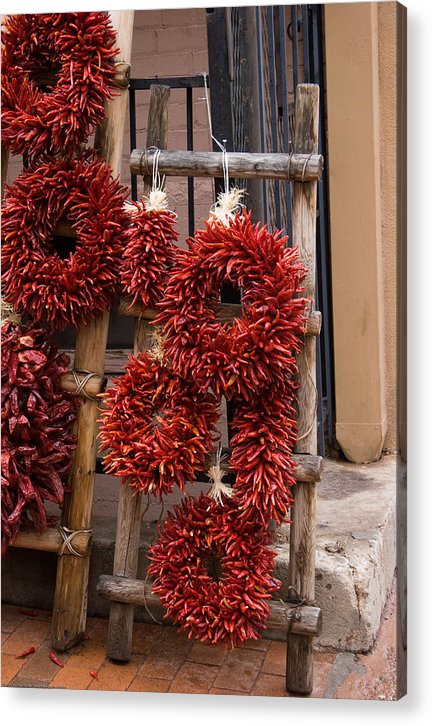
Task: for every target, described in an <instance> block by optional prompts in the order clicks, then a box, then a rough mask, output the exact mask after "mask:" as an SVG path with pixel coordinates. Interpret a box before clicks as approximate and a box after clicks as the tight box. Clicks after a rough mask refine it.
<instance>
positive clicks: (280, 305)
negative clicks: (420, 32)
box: [154, 190, 306, 400]
mask: <svg viewBox="0 0 432 726" xmlns="http://www.w3.org/2000/svg"><path fill="white" fill-rule="evenodd" d="M237 191H238V190H237ZM229 195H231V198H232V197H233V196H234V200H233V203H235V201H236V197H235V195H233V192H229ZM237 198H238V197H237ZM225 209H226V200H224V199H223V198H222V199H220V200H219V205H218V210H219V212H220V210H222V214H220V213H219V214H218V212H216V213H215V214H213V215H211V216H210V219H209V220H208V221H207V222H206V229H204V230H198V231H197V232H196V234H195V237H194V238H191V239H189V240H188V245H189V249H188V250H182V251H181V253H179V258H178V261H177V264H176V265H175V266H174V269H173V271H172V275H171V278H170V281H169V284H168V285H167V289H166V295H165V298H164V300H163V301H162V303H161V305H160V307H161V312H160V313H159V314H158V316H157V317H156V319H155V321H154V322H155V324H156V325H160V326H161V329H162V335H163V337H164V343H163V346H164V351H165V353H166V355H167V357H168V358H169V360H170V361H171V362H172V366H173V369H174V371H175V372H177V373H178V374H179V375H182V376H184V377H185V378H189V379H192V380H194V381H195V382H196V384H197V385H198V387H199V388H200V389H201V390H206V389H207V388H212V389H213V391H214V392H215V393H216V395H218V396H220V395H224V396H225V397H226V398H227V399H231V398H233V397H241V398H242V399H244V400H251V398H252V397H253V396H254V395H256V394H257V393H259V392H260V391H261V390H262V389H263V388H266V387H268V386H269V385H276V384H277V383H278V382H282V381H283V379H284V375H285V374H286V371H287V369H288V370H289V371H291V372H292V373H294V372H295V359H294V354H295V353H296V352H297V351H298V350H299V348H300V341H299V338H300V336H301V334H302V333H303V332H304V325H305V317H304V308H305V302H306V301H305V300H304V299H303V298H300V297H296V295H298V293H299V292H300V291H301V282H302V280H303V279H304V277H305V274H306V270H305V268H304V267H303V266H302V265H301V264H300V262H298V259H297V256H298V254H297V250H296V249H295V248H292V249H290V248H287V247H284V244H285V242H286V239H287V238H286V237H282V235H281V233H280V232H278V231H277V232H275V233H273V234H272V233H270V232H269V231H268V229H267V227H266V226H265V225H264V226H263V225H260V224H252V221H251V213H238V212H236V213H229V214H228V213H226V212H225ZM225 283H228V284H237V285H238V286H239V287H241V288H242V291H243V297H242V305H243V316H242V318H236V319H235V320H234V322H233V324H232V325H230V324H229V323H221V322H219V321H218V320H217V319H216V304H217V303H218V301H219V292H220V288H221V286H222V285H223V284H225Z"/></svg>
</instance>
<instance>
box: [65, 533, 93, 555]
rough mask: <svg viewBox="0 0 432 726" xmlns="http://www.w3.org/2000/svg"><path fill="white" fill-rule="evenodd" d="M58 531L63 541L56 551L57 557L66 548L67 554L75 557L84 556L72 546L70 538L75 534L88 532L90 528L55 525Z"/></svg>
mask: <svg viewBox="0 0 432 726" xmlns="http://www.w3.org/2000/svg"><path fill="white" fill-rule="evenodd" d="M57 529H58V531H59V532H60V534H61V536H62V539H63V543H62V546H61V547H60V549H59V551H58V555H59V557H61V556H62V555H64V554H65V552H66V550H67V551H68V553H69V554H71V555H75V557H85V555H82V554H81V553H80V552H77V551H76V549H75V548H74V547H73V546H72V540H73V538H74V537H75V535H77V534H90V533H91V529H69V528H68V527H57Z"/></svg>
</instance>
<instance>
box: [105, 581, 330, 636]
mask: <svg viewBox="0 0 432 726" xmlns="http://www.w3.org/2000/svg"><path fill="white" fill-rule="evenodd" d="M97 591H98V594H99V595H100V596H101V597H104V598H107V599H108V600H111V601H114V602H115V603H128V604H129V605H130V606H131V607H135V606H139V607H146V608H147V611H148V612H150V613H151V614H152V615H153V616H154V617H157V618H162V617H163V616H164V615H165V614H166V611H165V609H164V606H163V605H162V603H161V601H160V599H159V597H158V596H157V595H155V594H154V592H153V591H152V586H151V584H150V583H147V582H142V581H141V580H135V579H133V578H128V577H112V576H109V575H101V576H100V577H99V579H98V584H97ZM269 608H270V615H269V617H268V619H267V621H266V627H267V628H268V629H271V630H273V631H280V630H283V629H286V628H287V627H290V628H291V630H292V632H293V633H302V634H307V635H318V634H319V633H320V631H321V619H322V616H321V610H320V608H317V607H314V606H310V605H309V606H308V605H303V606H302V607H300V608H298V607H296V606H295V605H289V604H287V603H283V602H280V601H278V600H270V602H269ZM165 620H166V622H172V621H170V620H168V619H167V618H166V619H165Z"/></svg>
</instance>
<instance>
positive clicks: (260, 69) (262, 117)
mask: <svg viewBox="0 0 432 726" xmlns="http://www.w3.org/2000/svg"><path fill="white" fill-rule="evenodd" d="M256 27H257V65H258V78H259V84H258V86H259V115H260V137H261V149H260V151H261V152H262V153H264V152H266V151H267V144H266V136H265V127H266V118H265V107H264V88H263V86H264V65H263V44H262V18H261V8H260V7H257V8H256ZM262 194H263V208H264V218H263V222H264V223H265V224H268V221H269V204H268V189H267V182H266V181H265V180H263V182H262Z"/></svg>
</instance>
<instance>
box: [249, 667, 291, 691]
mask: <svg viewBox="0 0 432 726" xmlns="http://www.w3.org/2000/svg"><path fill="white" fill-rule="evenodd" d="M251 695H252V696H273V697H274V696H285V697H286V696H289V695H290V694H289V693H287V690H286V686H285V677H284V676H278V675H272V674H270V673H260V675H259V676H258V678H257V681H256V683H255V686H254V688H253V690H252V693H251Z"/></svg>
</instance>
